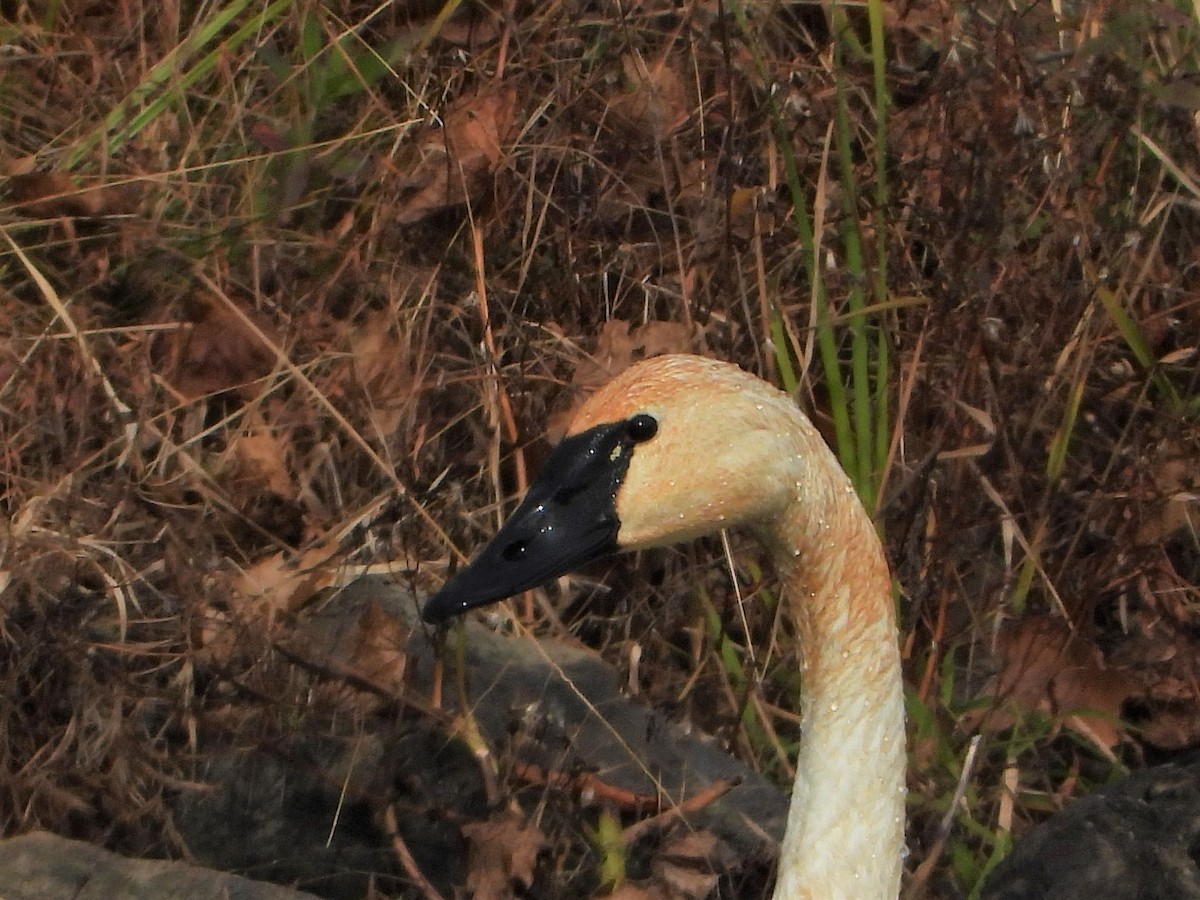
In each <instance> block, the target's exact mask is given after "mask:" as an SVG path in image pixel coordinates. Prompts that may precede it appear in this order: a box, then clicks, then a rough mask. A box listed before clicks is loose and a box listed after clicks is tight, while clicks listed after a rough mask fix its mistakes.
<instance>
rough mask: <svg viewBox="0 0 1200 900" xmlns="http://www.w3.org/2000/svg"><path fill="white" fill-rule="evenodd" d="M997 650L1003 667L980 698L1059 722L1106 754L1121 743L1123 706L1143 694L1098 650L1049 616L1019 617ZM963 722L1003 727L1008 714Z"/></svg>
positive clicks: (1008, 721) (991, 713) (1001, 712)
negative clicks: (1112, 666) (1035, 713)
mask: <svg viewBox="0 0 1200 900" xmlns="http://www.w3.org/2000/svg"><path fill="white" fill-rule="evenodd" d="M997 649H998V651H999V654H1000V659H1001V665H1002V669H1001V671H1000V673H999V674H998V675H997V676H996V677H994V678H993V679H992V680H991V681H990V682H989V683H988V685H987V686H986V687H985V688H984V690H983V692H982V693H983V696H986V697H993V698H995V699H996V700H998V701H999V702H1000V703H1001V704H1002V705H1012V706H1015V707H1017V708H1019V709H1025V710H1040V711H1041V712H1045V713H1049V714H1050V715H1053V716H1055V717H1058V718H1061V719H1062V720H1063V723H1064V724H1065V725H1066V726H1067V727H1068V728H1070V729H1071V730H1073V731H1075V732H1076V733H1078V734H1081V735H1083V736H1084V737H1086V738H1088V739H1089V740H1090V741H1092V742H1093V743H1094V744H1095V745H1096V746H1097V747H1098V748H1099V749H1100V750H1101V751H1102V752H1103V753H1105V754H1106V755H1111V753H1112V750H1113V748H1114V747H1116V746H1117V745H1118V744H1119V743H1120V741H1121V734H1122V731H1123V729H1122V727H1121V723H1120V718H1121V710H1122V707H1123V706H1124V705H1125V703H1126V702H1127V701H1129V700H1130V699H1132V698H1134V697H1138V696H1141V694H1142V693H1143V692H1142V688H1141V684H1140V683H1139V682H1138V680H1137V679H1136V678H1134V677H1133V676H1132V675H1130V674H1128V673H1126V672H1123V671H1119V670H1116V669H1112V668H1108V667H1106V666H1105V664H1104V660H1103V657H1102V656H1101V655H1100V652H1099V651H1098V650H1097V649H1095V648H1094V647H1092V646H1091V645H1090V644H1088V643H1086V642H1085V641H1084V640H1083V639H1082V638H1080V637H1079V636H1078V635H1075V634H1072V632H1071V631H1070V630H1069V629H1068V628H1067V627H1066V625H1065V624H1064V623H1063V622H1062V620H1060V619H1057V618H1051V617H1050V616H1029V617H1027V618H1025V619H1022V620H1021V621H1020V622H1018V623H1017V624H1016V625H1014V626H1012V627H1011V628H1008V629H1006V630H1005V631H1003V632H1002V633H1001V635H1000V640H999V643H998V646H997ZM984 717H986V721H980V720H983V719H984ZM968 723H975V724H979V725H983V726H985V727H991V728H1005V727H1008V726H1009V725H1011V724H1012V716H1011V715H1010V714H1009V713H1007V712H1005V711H1004V710H1003V708H1001V709H991V710H987V711H985V712H981V713H977V714H975V715H972V716H970V717H968Z"/></svg>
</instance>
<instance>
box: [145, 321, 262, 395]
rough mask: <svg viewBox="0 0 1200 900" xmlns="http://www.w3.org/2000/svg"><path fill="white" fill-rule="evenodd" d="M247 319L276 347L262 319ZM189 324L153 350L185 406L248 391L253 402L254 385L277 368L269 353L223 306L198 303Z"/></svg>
mask: <svg viewBox="0 0 1200 900" xmlns="http://www.w3.org/2000/svg"><path fill="white" fill-rule="evenodd" d="M246 315H247V316H248V317H249V318H250V319H251V321H253V322H254V324H255V325H256V326H257V327H258V330H259V332H261V333H262V335H263V337H265V338H266V339H267V340H268V341H270V342H272V343H276V344H277V343H278V339H277V336H276V334H275V330H274V328H273V327H272V325H271V323H270V322H269V321H268V320H267V319H266V317H265V316H262V315H260V314H259V313H257V312H256V311H255V310H250V311H248V312H247V313H246ZM188 319H189V321H188V322H187V323H185V324H184V325H183V327H182V328H180V329H178V330H176V331H170V332H167V333H165V334H164V335H163V336H162V338H161V340H160V343H159V345H158V346H157V347H156V355H157V356H158V357H159V359H160V361H161V366H160V368H162V369H165V370H166V371H165V377H166V380H167V381H168V382H169V383H170V384H171V385H172V386H173V387H174V388H175V389H176V390H177V391H179V393H180V394H182V395H183V396H184V397H186V398H188V399H189V400H194V399H196V398H198V397H203V396H206V395H209V394H218V393H221V392H222V391H228V390H232V389H234V388H239V387H247V388H248V391H247V399H249V398H250V397H253V396H254V395H255V394H256V393H257V389H256V388H254V387H252V384H253V382H255V381H257V380H258V379H260V378H263V377H265V376H266V375H268V374H270V372H271V370H272V369H273V368H274V366H275V353H274V351H273V350H272V349H271V347H270V346H269V345H268V344H266V343H264V342H263V339H262V338H261V337H259V335H258V334H256V333H255V332H254V330H253V329H251V328H249V327H247V326H246V323H245V322H244V321H243V320H242V318H241V316H238V315H236V314H235V313H234V312H233V311H231V310H229V309H227V308H225V306H224V305H223V304H216V303H211V302H209V301H207V300H201V301H200V302H198V303H196V304H195V305H194V308H193V309H192V311H191V313H190V315H189V316H188Z"/></svg>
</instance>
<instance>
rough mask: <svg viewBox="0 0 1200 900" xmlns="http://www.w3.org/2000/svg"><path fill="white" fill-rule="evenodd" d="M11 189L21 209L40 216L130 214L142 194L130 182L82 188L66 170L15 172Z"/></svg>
mask: <svg viewBox="0 0 1200 900" xmlns="http://www.w3.org/2000/svg"><path fill="white" fill-rule="evenodd" d="M8 190H9V193H10V194H11V195H12V197H13V199H14V200H15V201H16V206H17V208H18V209H19V210H21V212H23V213H25V214H26V215H29V216H36V217H38V218H41V219H54V218H58V217H59V216H75V217H79V218H85V219H87V218H98V217H99V216H115V215H123V214H128V213H131V212H133V211H134V210H135V209H136V208H137V204H138V200H139V199H140V193H141V192H140V190H139V189H138V186H137V185H136V184H131V183H124V184H108V185H97V186H96V187H89V188H84V187H80V186H79V185H77V184H76V183H75V181H74V180H73V179H72V178H71V176H70V175H67V174H66V173H65V172H30V173H28V174H25V175H14V176H13V177H11V178H10V179H9V180H8Z"/></svg>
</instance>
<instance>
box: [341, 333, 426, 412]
mask: <svg viewBox="0 0 1200 900" xmlns="http://www.w3.org/2000/svg"><path fill="white" fill-rule="evenodd" d="M389 319H390V317H389V316H388V315H387V314H386V313H382V312H381V313H377V314H375V315H373V316H370V317H369V318H368V319H367V320H366V321H365V322H364V323H363V324H362V325H361V326H360V327H358V328H356V329H355V330H354V332H353V333H352V334H351V336H350V357H351V360H352V361H353V364H354V374H355V376H356V377H357V379H358V383H359V384H360V385H362V388H363V391H364V393H366V395H367V397H368V399H369V400H370V402H371V412H372V415H373V417H374V419H375V425H376V427H377V429H378V430H379V432H380V433H381V434H391V433H393V432H394V431H395V430H396V429H397V428H398V427H399V425H400V422H401V420H402V418H403V416H404V414H405V413H406V412H407V411H408V410H409V409H410V408H411V401H412V400H413V398H414V396H415V394H416V387H417V385H416V382H417V377H416V374H415V373H414V372H413V367H412V360H411V358H410V354H409V347H410V346H411V343H410V342H409V341H406V340H401V339H400V337H399V336H397V334H396V333H395V331H394V330H393V328H392V325H391V322H390V321H389Z"/></svg>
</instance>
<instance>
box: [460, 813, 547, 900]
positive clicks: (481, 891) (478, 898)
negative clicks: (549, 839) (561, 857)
mask: <svg viewBox="0 0 1200 900" xmlns="http://www.w3.org/2000/svg"><path fill="white" fill-rule="evenodd" d="M463 834H464V835H465V836H466V838H467V842H468V844H469V850H468V862H467V867H468V871H467V893H468V894H470V895H471V896H472V897H473V898H474V900H511V898H512V897H514V896H516V894H515V893H514V891H513V885H514V883H515V884H516V885H518V886H519V887H521V888H522V889H525V888H528V887H529V886H530V885H531V884H533V869H534V866H535V865H536V864H537V858H538V854H539V853H541V852H542V850H544V849H545V848H546V847H547V846H548V845H547V843H546V838H545V835H543V834H542V832H541V831H540V830H539V829H537V828H534V827H531V826H526V825H525V823H524V821H523V820H522V819H521V818H520V817H518V816H515V815H512V814H505V815H501V816H499V817H497V818H495V819H491V820H489V821H487V822H472V823H470V824H468V825H464V826H463Z"/></svg>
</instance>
